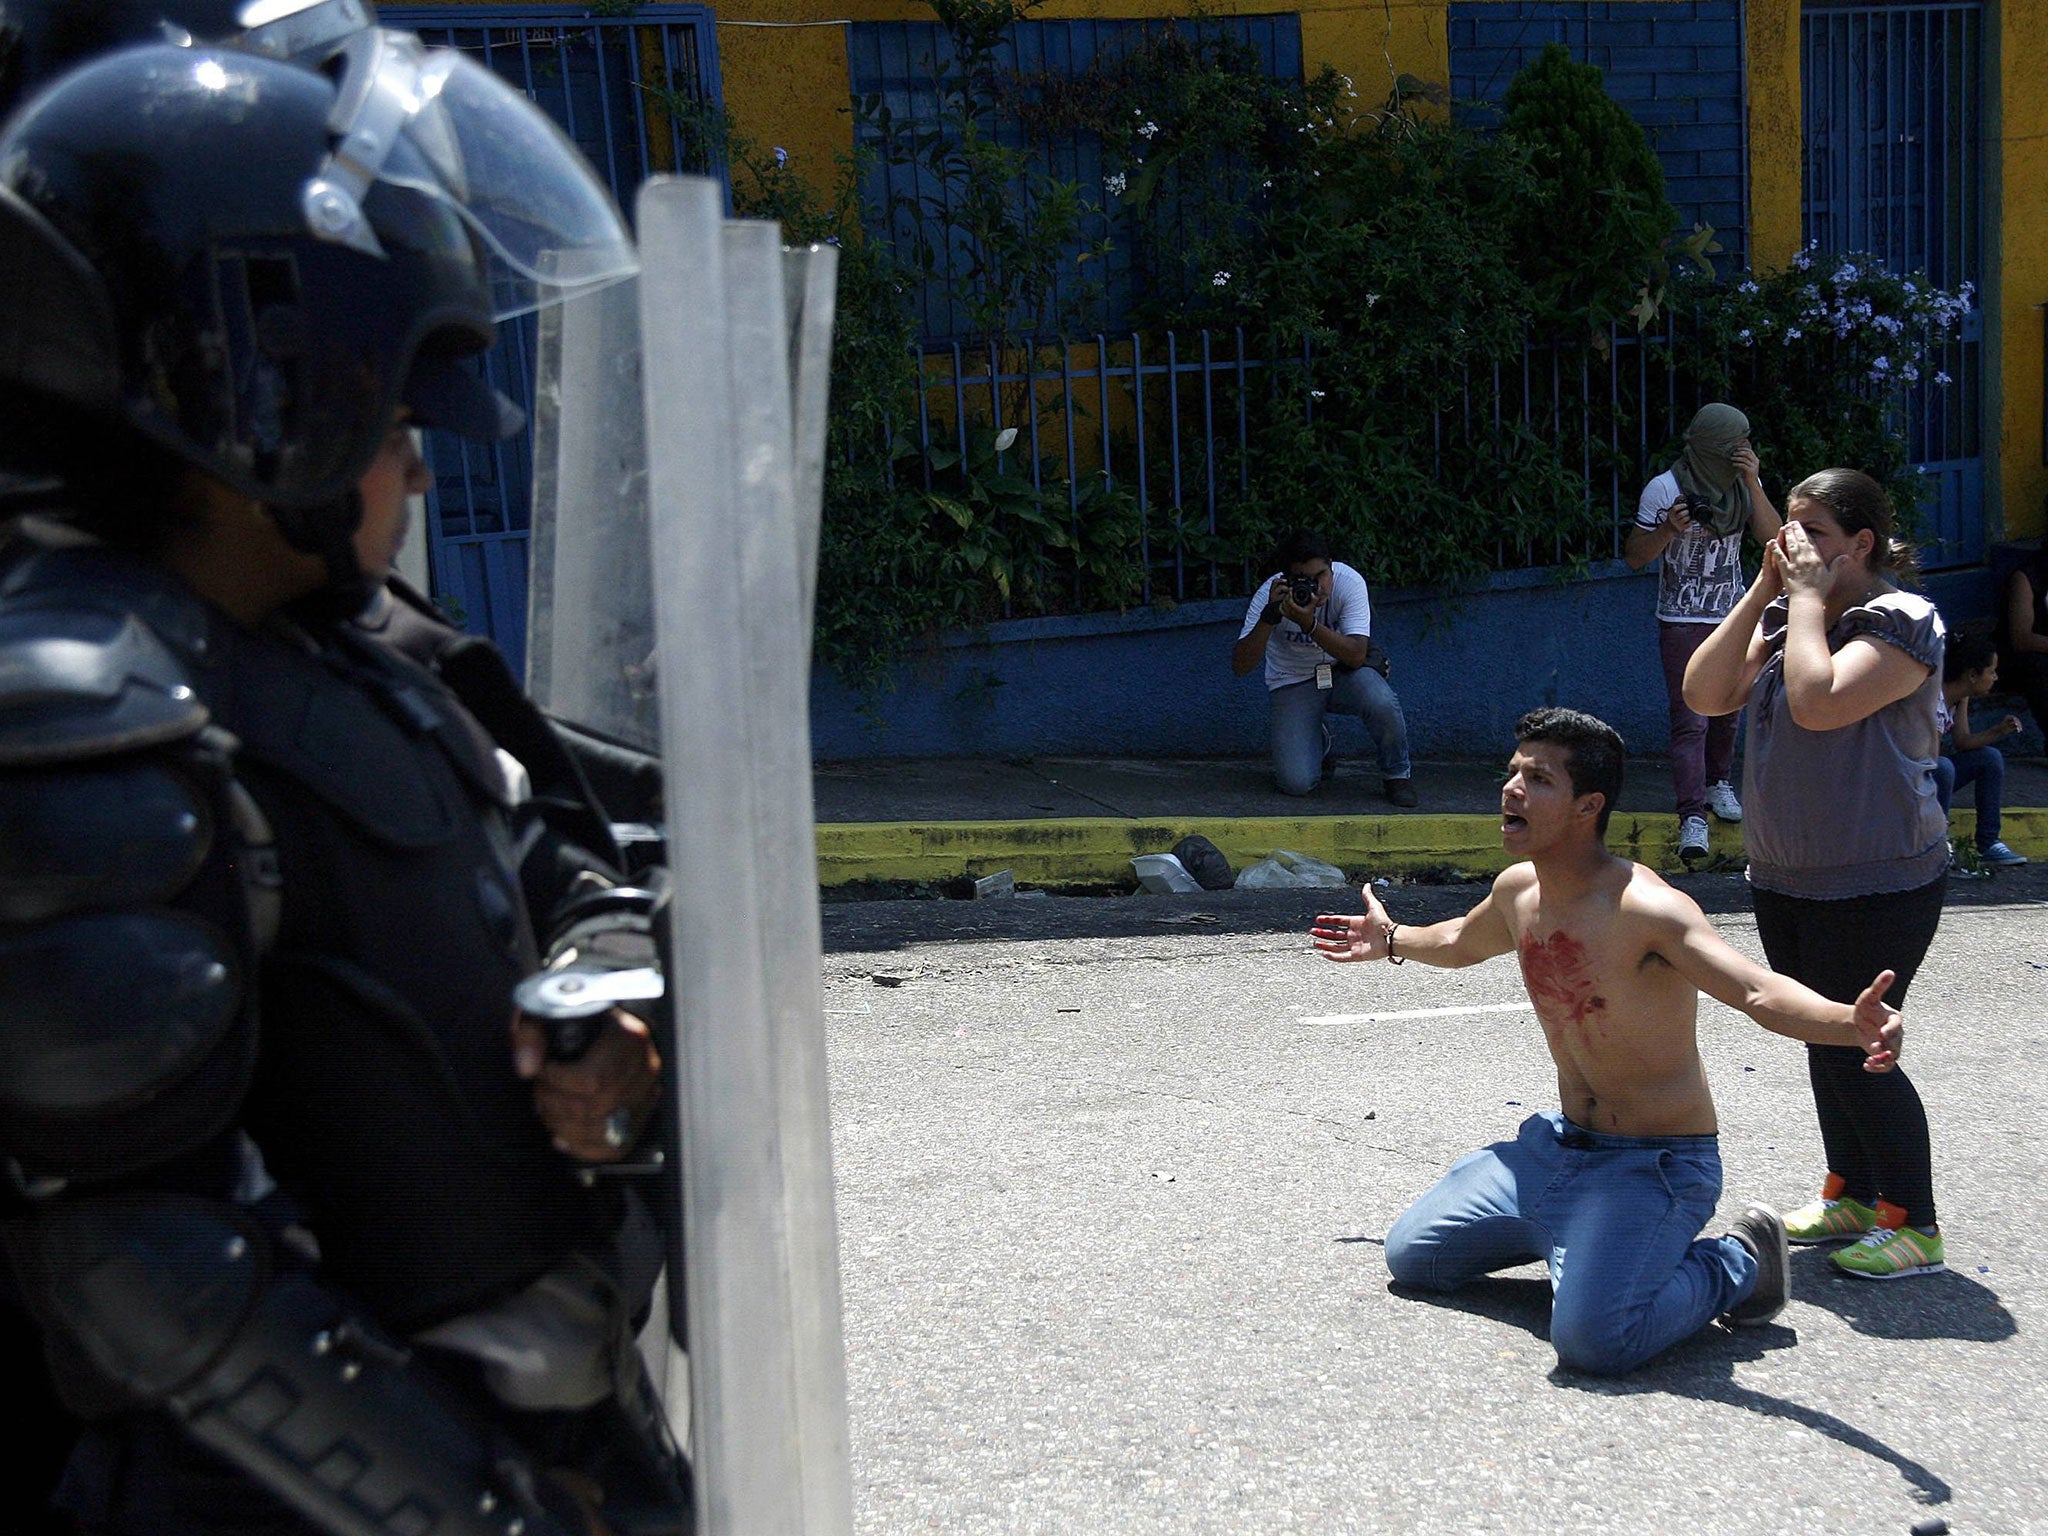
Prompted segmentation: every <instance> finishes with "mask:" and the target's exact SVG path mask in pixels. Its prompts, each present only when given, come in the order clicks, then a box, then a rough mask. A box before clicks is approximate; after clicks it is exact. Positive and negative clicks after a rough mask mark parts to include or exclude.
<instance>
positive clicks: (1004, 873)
mask: <svg viewBox="0 0 2048 1536" xmlns="http://www.w3.org/2000/svg"><path fill="white" fill-rule="evenodd" d="M1016 894H1017V876H1016V872H1015V871H1013V870H1008V869H999V870H997V871H996V872H995V873H994V874H992V875H983V876H982V877H981V878H980V879H979V880H976V881H975V882H974V899H975V900H976V901H990V900H993V899H994V898H996V897H998V896H1014V895H1016Z"/></svg>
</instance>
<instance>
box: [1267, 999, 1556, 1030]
mask: <svg viewBox="0 0 2048 1536" xmlns="http://www.w3.org/2000/svg"><path fill="white" fill-rule="evenodd" d="M1533 1007H1534V1004H1532V1003H1529V1002H1526V1001H1524V1002H1519V1003H1473V1004H1470V1005H1468V1006H1466V1007H1463V1008H1404V1009H1402V1010H1401V1011H1400V1012H1398V1013H1317V1014H1311V1015H1309V1016H1308V1017H1307V1018H1305V1019H1302V1020H1301V1021H1300V1022H1301V1023H1303V1024H1306V1025H1309V1026H1310V1027H1311V1028H1318V1029H1319V1028H1323V1027H1326V1026H1339V1025H1344V1024H1394V1023H1398V1022H1399V1021H1400V1020H1402V1019H1455V1018H1457V1017H1458V1016H1459V1015H1460V1014H1466V1013H1528V1012H1530V1011H1531V1010H1532V1008H1533Z"/></svg>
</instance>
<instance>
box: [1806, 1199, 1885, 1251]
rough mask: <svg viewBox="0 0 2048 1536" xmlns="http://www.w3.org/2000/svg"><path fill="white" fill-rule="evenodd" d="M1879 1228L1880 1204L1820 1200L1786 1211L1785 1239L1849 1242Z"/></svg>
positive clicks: (1859, 1201) (1815, 1241)
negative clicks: (1878, 1206)
mask: <svg viewBox="0 0 2048 1536" xmlns="http://www.w3.org/2000/svg"><path fill="white" fill-rule="evenodd" d="M1876 1229H1877V1208H1876V1207H1875V1206H1870V1205H1865V1204H1864V1203H1863V1202H1862V1201H1861V1200H1816V1201H1814V1202H1813V1204H1811V1205H1802V1206H1801V1207H1799V1209H1798V1210H1796V1211H1787V1212H1786V1213H1785V1240H1786V1241H1787V1242H1793V1243H1847V1242H1853V1241H1855V1239H1857V1238H1859V1237H1861V1236H1862V1235H1863V1234H1864V1233H1866V1232H1873V1231H1875V1230H1876Z"/></svg>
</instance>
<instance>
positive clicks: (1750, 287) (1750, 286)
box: [1735, 278, 1756, 293]
mask: <svg viewBox="0 0 2048 1536" xmlns="http://www.w3.org/2000/svg"><path fill="white" fill-rule="evenodd" d="M1735 291H1736V292H1737V293H1755V292H1756V284H1755V283H1752V282H1750V281H1749V280H1748V279H1747V278H1744V279H1743V280H1742V282H1741V283H1739V284H1738V285H1737V286H1736V289H1735Z"/></svg>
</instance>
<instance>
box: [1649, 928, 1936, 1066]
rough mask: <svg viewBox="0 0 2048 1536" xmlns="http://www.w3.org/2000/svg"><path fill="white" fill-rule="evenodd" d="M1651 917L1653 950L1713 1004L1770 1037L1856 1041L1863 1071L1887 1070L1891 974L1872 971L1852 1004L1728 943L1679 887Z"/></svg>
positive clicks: (1891, 1059) (1900, 1026) (1892, 1019)
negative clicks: (1661, 935)
mask: <svg viewBox="0 0 2048 1536" xmlns="http://www.w3.org/2000/svg"><path fill="white" fill-rule="evenodd" d="M1656 918H1657V921H1658V922H1659V923H1660V924H1661V925H1662V926H1664V927H1665V928H1666V929H1668V936H1667V937H1666V938H1665V939H1663V940H1661V941H1660V942H1659V944H1658V946H1657V952H1658V953H1659V954H1660V955H1662V956H1663V957H1664V959H1665V960H1667V961H1669V962H1670V964H1671V967H1672V969H1674V970H1676V971H1677V972H1678V974H1679V975H1681V976H1683V977H1684V978H1685V979H1686V980H1687V981H1689V982H1691V983H1692V984H1693V985H1694V986H1696V987H1698V988H1699V989H1700V990H1701V991H1702V992H1704V993H1706V994H1707V996H1709V997H1711V998H1713V999H1714V1000H1715V1001H1717V1002H1722V1003H1726V1004H1727V1005H1728V1006H1729V1007H1730V1008H1736V1009H1740V1010H1741V1011H1742V1012H1743V1013H1746V1014H1748V1015H1749V1016H1750V1017H1751V1018H1752V1019H1754V1020H1756V1022H1757V1023H1759V1024H1761V1025H1762V1026H1763V1027H1764V1028H1765V1029H1768V1030H1770V1031H1771V1032H1772V1033H1773V1034H1778V1035H1785V1036H1788V1037H1789V1038H1791V1039H1794V1040H1805V1041H1808V1042H1809V1043H1811V1044H1814V1045H1852V1046H1855V1047H1857V1048H1858V1049H1860V1050H1861V1051H1862V1052H1863V1070H1864V1071H1866V1072H1889V1071H1891V1069H1892V1067H1893V1066H1894V1065H1895V1064H1896V1063H1897V1061H1898V1059H1899V1048H1900V1045H1901V1044H1902V1043H1903V1038H1904V1030H1905V1022H1904V1017H1903V1016H1902V1015H1901V1014H1900V1013H1899V1011H1898V1010H1897V1009H1896V1008H1892V1007H1890V1006H1888V1005H1887V1004H1886V1003H1885V1001H1884V994H1885V992H1886V991H1887V990H1888V989H1889V988H1890V986H1891V984H1892V980H1893V976H1892V973H1891V972H1890V971H1879V972H1878V973H1877V975H1876V977H1875V978H1873V979H1872V981H1871V983H1870V985H1869V986H1867V987H1865V988H1864V989H1863V992H1862V995H1861V996H1859V997H1858V998H1857V999H1856V1001H1855V1002H1854V1003H1853V1004H1851V1003H1837V1002H1834V1001H1832V1000H1830V999H1828V998H1825V997H1822V996H1821V995H1820V994H1819V993H1818V992H1816V991H1814V990H1813V989H1812V988H1811V987H1809V986H1806V985H1805V984H1804V983H1802V982H1797V981H1794V980H1793V979H1792V978H1791V977H1790V976H1781V975H1779V974H1778V973H1777V972H1776V971H1773V970H1771V969H1770V968H1768V967H1767V966H1761V965H1758V964H1757V963H1756V962H1755V961H1754V960H1752V959H1750V958H1749V957H1748V956H1747V955H1745V954H1742V953H1741V952H1740V951H1738V950H1736V949H1735V948H1733V947H1732V946H1731V945H1730V944H1729V943H1728V941H1727V940H1725V939H1723V938H1722V937H1721V936H1720V935H1719V934H1718V933H1716V932H1714V929H1713V925H1712V924H1711V923H1709V922H1708V921H1707V919H1706V917H1705V915H1704V914H1703V913H1702V912H1701V911H1700V909H1699V908H1698V907H1696V906H1694V905H1693V903H1692V900H1691V898H1690V897H1687V896H1685V895H1683V894H1681V893H1680V892H1677V891H1673V892H1671V893H1670V896H1669V898H1668V899H1667V900H1666V901H1665V902H1664V903H1663V904H1662V910H1661V911H1659V912H1658V913H1657V914H1656Z"/></svg>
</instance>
